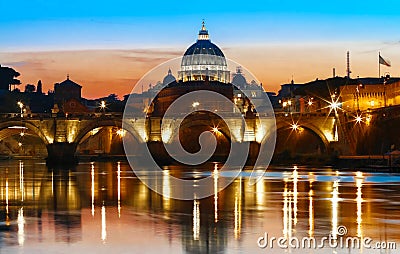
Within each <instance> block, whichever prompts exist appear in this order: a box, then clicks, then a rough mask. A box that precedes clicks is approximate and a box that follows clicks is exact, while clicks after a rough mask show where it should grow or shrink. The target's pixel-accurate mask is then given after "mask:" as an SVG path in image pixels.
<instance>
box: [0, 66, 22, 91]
mask: <svg viewBox="0 0 400 254" xmlns="http://www.w3.org/2000/svg"><path fill="white" fill-rule="evenodd" d="M19 76H20V74H19V72H17V71H15V70H14V69H13V68H10V67H3V66H1V65H0V90H10V86H11V85H20V84H21V81H19V80H18V79H16V78H17V77H19Z"/></svg>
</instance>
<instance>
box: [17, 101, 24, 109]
mask: <svg viewBox="0 0 400 254" xmlns="http://www.w3.org/2000/svg"><path fill="white" fill-rule="evenodd" d="M17 104H18V106H19V107H20V108H21V109H22V108H23V107H24V104H23V103H22V102H20V101H19V102H17Z"/></svg>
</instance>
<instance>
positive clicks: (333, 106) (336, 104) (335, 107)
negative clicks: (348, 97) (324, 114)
mask: <svg viewBox="0 0 400 254" xmlns="http://www.w3.org/2000/svg"><path fill="white" fill-rule="evenodd" d="M339 106H340V103H337V102H336V101H333V102H331V103H330V105H329V107H330V108H331V109H333V110H336V109H338V108H339Z"/></svg>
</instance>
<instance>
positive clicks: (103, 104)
mask: <svg viewBox="0 0 400 254" xmlns="http://www.w3.org/2000/svg"><path fill="white" fill-rule="evenodd" d="M100 108H101V110H102V111H103V113H104V111H105V109H106V102H105V101H101V102H100Z"/></svg>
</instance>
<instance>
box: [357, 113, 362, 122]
mask: <svg viewBox="0 0 400 254" xmlns="http://www.w3.org/2000/svg"><path fill="white" fill-rule="evenodd" d="M361 122H362V117H361V116H359V115H357V116H356V123H361Z"/></svg>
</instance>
